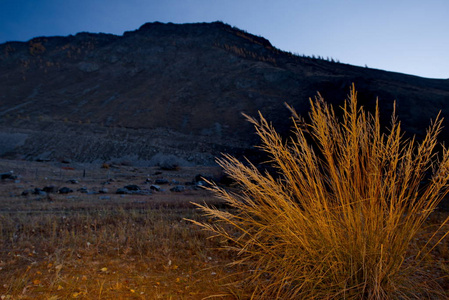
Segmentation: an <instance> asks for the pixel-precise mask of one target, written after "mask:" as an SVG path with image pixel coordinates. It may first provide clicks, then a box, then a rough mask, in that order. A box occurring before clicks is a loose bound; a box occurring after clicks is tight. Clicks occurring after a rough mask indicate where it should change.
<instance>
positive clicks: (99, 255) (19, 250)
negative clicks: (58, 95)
mask: <svg viewBox="0 0 449 300" xmlns="http://www.w3.org/2000/svg"><path fill="white" fill-rule="evenodd" d="M0 170H1V171H2V172H3V171H14V174H16V175H19V177H18V179H17V180H15V181H14V180H3V181H2V182H0V189H1V192H0V296H1V299H74V298H78V299H202V298H204V297H208V296H213V295H226V294H228V295H229V296H228V297H226V296H225V297H218V298H220V299H222V298H225V299H226V298H234V296H232V297H231V295H230V293H229V289H228V288H226V287H222V286H220V284H223V283H226V282H229V281H230V279H229V278H227V277H228V276H229V270H228V269H227V268H226V267H223V266H224V265H225V264H226V263H228V262H230V260H231V257H230V256H229V254H227V253H223V252H220V251H216V250H215V249H214V248H216V247H217V246H218V244H216V242H212V241H209V240H207V233H205V232H203V231H201V230H199V228H198V227H197V226H195V225H193V224H191V223H189V222H188V221H186V220H184V218H189V219H196V220H199V219H200V218H201V216H200V215H199V214H198V212H197V211H196V210H195V208H194V207H193V206H192V205H191V204H190V202H203V201H206V202H209V203H214V202H215V203H216V204H217V205H219V204H220V203H219V202H217V201H216V200H213V198H212V197H211V195H210V194H209V193H208V192H207V191H205V190H202V189H193V187H192V186H186V188H187V189H186V191H184V192H178V193H175V192H170V191H169V189H170V188H171V187H172V186H171V185H167V184H166V185H160V186H161V188H163V189H164V190H165V191H161V192H153V193H152V194H151V195H117V194H115V191H116V189H117V188H119V187H123V186H124V185H128V184H137V185H139V186H140V187H141V188H146V189H148V188H149V184H144V181H145V180H146V179H147V178H148V179H150V180H152V181H154V180H155V179H157V178H165V179H168V180H169V181H172V180H175V181H178V182H180V183H184V182H189V181H192V179H193V178H194V176H195V175H196V174H200V173H201V174H204V175H214V174H217V172H219V170H217V169H216V168H211V167H203V168H182V169H180V170H178V171H161V170H159V169H158V168H134V167H130V166H123V165H118V166H115V167H110V168H109V169H104V168H101V165H74V164H69V165H67V164H54V163H32V162H18V161H0ZM159 172H162V174H159ZM83 174H86V175H85V177H83ZM111 178H112V179H113V181H111V180H109V181H110V183H109V184H106V183H105V182H107V181H108V179H111ZM70 179H76V180H78V181H79V183H77V184H72V183H68V182H67V181H68V180H70ZM50 185H54V186H56V187H62V186H67V187H70V188H71V189H73V190H74V192H73V193H69V194H57V193H55V194H49V196H48V197H47V196H39V195H33V194H29V195H27V196H22V195H21V193H22V191H23V190H27V189H30V190H32V189H34V188H35V187H39V188H43V187H44V186H50ZM81 187H86V188H87V189H88V190H89V191H98V190H100V189H102V188H107V189H108V192H107V193H105V194H97V193H93V194H86V193H80V192H78V191H76V190H77V189H79V188H81ZM212 298H214V297H212Z"/></svg>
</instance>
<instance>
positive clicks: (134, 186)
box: [123, 184, 140, 191]
mask: <svg viewBox="0 0 449 300" xmlns="http://www.w3.org/2000/svg"><path fill="white" fill-rule="evenodd" d="M123 188H125V189H127V190H128V191H140V187H139V186H138V185H135V184H130V185H127V186H124V187H123Z"/></svg>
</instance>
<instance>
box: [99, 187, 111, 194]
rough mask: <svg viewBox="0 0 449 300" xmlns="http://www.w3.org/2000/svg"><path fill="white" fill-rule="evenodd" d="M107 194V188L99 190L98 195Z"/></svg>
mask: <svg viewBox="0 0 449 300" xmlns="http://www.w3.org/2000/svg"><path fill="white" fill-rule="evenodd" d="M108 192H109V190H108V189H107V188H101V189H100V190H99V191H98V193H100V194H107V193H108Z"/></svg>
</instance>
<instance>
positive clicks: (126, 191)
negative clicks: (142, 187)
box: [115, 188, 130, 195]
mask: <svg viewBox="0 0 449 300" xmlns="http://www.w3.org/2000/svg"><path fill="white" fill-rule="evenodd" d="M115 193H116V194H121V195H123V194H130V191H129V190H127V189H125V188H118V189H117V191H115Z"/></svg>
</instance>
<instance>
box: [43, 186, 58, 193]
mask: <svg viewBox="0 0 449 300" xmlns="http://www.w3.org/2000/svg"><path fill="white" fill-rule="evenodd" d="M42 190H43V191H44V192H46V193H47V194H49V193H56V191H57V189H56V187H55V186H54V185H49V186H45V187H44V188H43V189H42Z"/></svg>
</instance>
